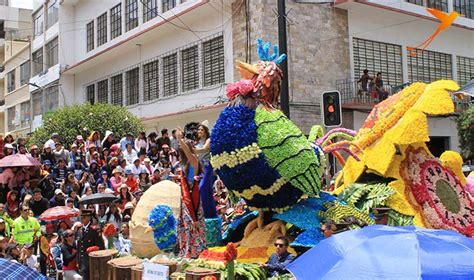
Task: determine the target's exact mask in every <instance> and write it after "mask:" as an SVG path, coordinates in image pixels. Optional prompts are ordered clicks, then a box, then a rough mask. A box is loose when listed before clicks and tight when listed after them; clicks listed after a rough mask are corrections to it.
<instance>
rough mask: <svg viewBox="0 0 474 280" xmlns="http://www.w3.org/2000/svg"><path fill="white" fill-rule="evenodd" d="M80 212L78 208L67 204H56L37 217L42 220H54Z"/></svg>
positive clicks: (76, 214) (74, 215) (77, 214)
mask: <svg viewBox="0 0 474 280" xmlns="http://www.w3.org/2000/svg"><path fill="white" fill-rule="evenodd" d="M80 214H81V212H80V211H79V210H78V209H74V208H71V207H67V206H56V207H53V208H49V209H48V210H46V211H44V212H43V214H41V215H40V216H39V219H40V220H42V221H54V220H61V219H67V218H71V217H77V216H79V215H80Z"/></svg>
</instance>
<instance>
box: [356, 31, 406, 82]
mask: <svg viewBox="0 0 474 280" xmlns="http://www.w3.org/2000/svg"><path fill="white" fill-rule="evenodd" d="M353 61H354V77H360V76H361V75H362V74H363V71H364V70H365V69H367V70H369V75H371V76H374V75H375V74H376V73H377V72H381V73H382V77H383V80H384V83H385V84H387V85H392V86H394V85H399V84H402V83H403V74H402V47H401V46H399V45H394V44H387V43H382V42H376V41H369V40H364V39H359V38H353Z"/></svg>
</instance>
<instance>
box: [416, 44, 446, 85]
mask: <svg viewBox="0 0 474 280" xmlns="http://www.w3.org/2000/svg"><path fill="white" fill-rule="evenodd" d="M407 52H408V79H409V80H410V81H412V82H418V81H421V82H425V83H431V82H434V81H436V80H440V79H451V78H452V67H451V55H450V54H445V53H440V52H433V51H427V50H416V51H415V54H416V55H413V51H408V50H407ZM410 54H412V55H410Z"/></svg>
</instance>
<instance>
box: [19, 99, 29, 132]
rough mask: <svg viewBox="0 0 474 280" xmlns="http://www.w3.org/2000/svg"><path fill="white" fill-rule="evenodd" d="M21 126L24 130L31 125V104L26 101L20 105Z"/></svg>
mask: <svg viewBox="0 0 474 280" xmlns="http://www.w3.org/2000/svg"><path fill="white" fill-rule="evenodd" d="M20 122H21V124H20V126H21V127H22V128H24V127H28V126H29V125H30V102H29V101H26V102H23V103H21V104H20Z"/></svg>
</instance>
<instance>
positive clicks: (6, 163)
mask: <svg viewBox="0 0 474 280" xmlns="http://www.w3.org/2000/svg"><path fill="white" fill-rule="evenodd" d="M40 165H41V162H39V160H37V159H35V158H34V157H31V156H28V155H23V154H14V155H10V156H6V157H4V158H2V159H1V160H0V167H30V166H40Z"/></svg>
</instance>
